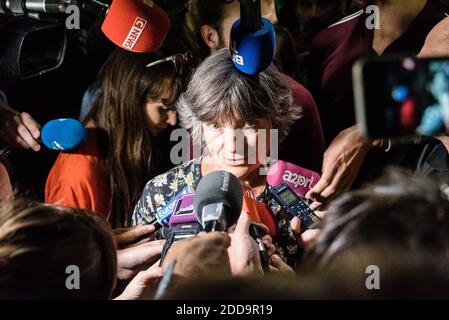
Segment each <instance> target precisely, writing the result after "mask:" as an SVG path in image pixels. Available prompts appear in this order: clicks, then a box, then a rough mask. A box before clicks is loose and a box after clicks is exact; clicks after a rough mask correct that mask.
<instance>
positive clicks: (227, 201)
mask: <svg viewBox="0 0 449 320" xmlns="http://www.w3.org/2000/svg"><path fill="white" fill-rule="evenodd" d="M242 203H243V192H242V186H241V184H240V181H239V179H237V177H236V176H234V175H233V174H232V173H230V172H228V171H214V172H211V173H209V174H207V175H205V176H204V177H203V178H202V179H201V180H200V182H199V184H198V187H197V189H196V196H195V202H194V212H195V213H196V215H197V218H198V221H199V222H200V223H201V225H202V226H203V229H204V231H206V232H214V231H225V230H226V229H227V228H228V227H230V226H232V225H233V224H234V223H236V222H237V220H238V218H239V216H240V213H241V211H242Z"/></svg>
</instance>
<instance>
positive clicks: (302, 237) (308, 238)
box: [290, 217, 321, 250]
mask: <svg viewBox="0 0 449 320" xmlns="http://www.w3.org/2000/svg"><path fill="white" fill-rule="evenodd" d="M290 227H291V228H292V231H293V233H294V234H295V236H296V239H297V241H298V245H299V246H301V247H303V248H304V249H306V250H307V249H308V248H310V246H311V245H312V244H313V242H314V241H315V239H316V238H317V237H318V236H319V234H320V232H321V230H320V229H308V230H306V231H304V232H303V233H301V231H302V230H301V220H300V219H299V218H298V217H294V218H293V219H292V220H291V221H290Z"/></svg>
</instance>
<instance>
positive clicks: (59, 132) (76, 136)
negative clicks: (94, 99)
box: [41, 119, 87, 151]
mask: <svg viewBox="0 0 449 320" xmlns="http://www.w3.org/2000/svg"><path fill="white" fill-rule="evenodd" d="M86 138H87V131H86V128H85V127H84V125H83V124H82V123H81V122H79V121H78V120H75V119H56V120H52V121H50V122H48V123H47V124H46V125H45V126H44V127H43V128H42V131H41V140H42V143H43V144H44V145H45V146H46V147H47V148H49V149H53V150H59V151H64V150H71V149H74V148H76V147H78V146H79V145H81V144H82V143H84V142H85V141H86Z"/></svg>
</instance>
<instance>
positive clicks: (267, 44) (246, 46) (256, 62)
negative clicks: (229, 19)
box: [230, 0, 276, 75]
mask: <svg viewBox="0 0 449 320" xmlns="http://www.w3.org/2000/svg"><path fill="white" fill-rule="evenodd" d="M261 12H262V11H261V7H260V0H241V1H240V19H239V20H237V21H236V22H235V23H234V24H233V25H232V29H231V39H230V50H231V56H232V61H233V62H234V66H235V67H236V68H237V69H238V70H240V71H241V72H243V73H245V74H248V75H255V74H258V73H260V72H262V71H264V70H265V69H267V68H268V67H269V66H270V64H271V62H272V61H273V58H274V54H275V52H276V35H275V32H274V27H273V25H272V24H271V22H270V21H269V20H267V19H265V18H262V13H261Z"/></svg>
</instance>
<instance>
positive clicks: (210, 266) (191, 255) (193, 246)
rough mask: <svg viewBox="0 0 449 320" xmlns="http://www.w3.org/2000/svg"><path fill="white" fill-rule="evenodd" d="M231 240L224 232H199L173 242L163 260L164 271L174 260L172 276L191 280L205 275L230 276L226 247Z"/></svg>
mask: <svg viewBox="0 0 449 320" xmlns="http://www.w3.org/2000/svg"><path fill="white" fill-rule="evenodd" d="M230 245H231V238H230V237H229V235H228V234H227V233H225V232H211V233H205V232H201V233H199V234H198V235H197V236H195V237H191V238H188V239H184V240H181V241H178V242H175V243H174V244H173V245H172V247H171V248H170V250H168V253H167V255H166V256H165V259H164V264H163V269H164V270H165V269H166V268H167V267H168V266H169V265H170V263H171V262H172V261H173V260H176V266H175V269H174V274H175V275H178V276H181V277H186V278H192V277H196V276H204V274H206V273H214V274H224V275H230V274H231V268H230V265H229V256H228V251H227V250H228V247H229V246H230Z"/></svg>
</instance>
